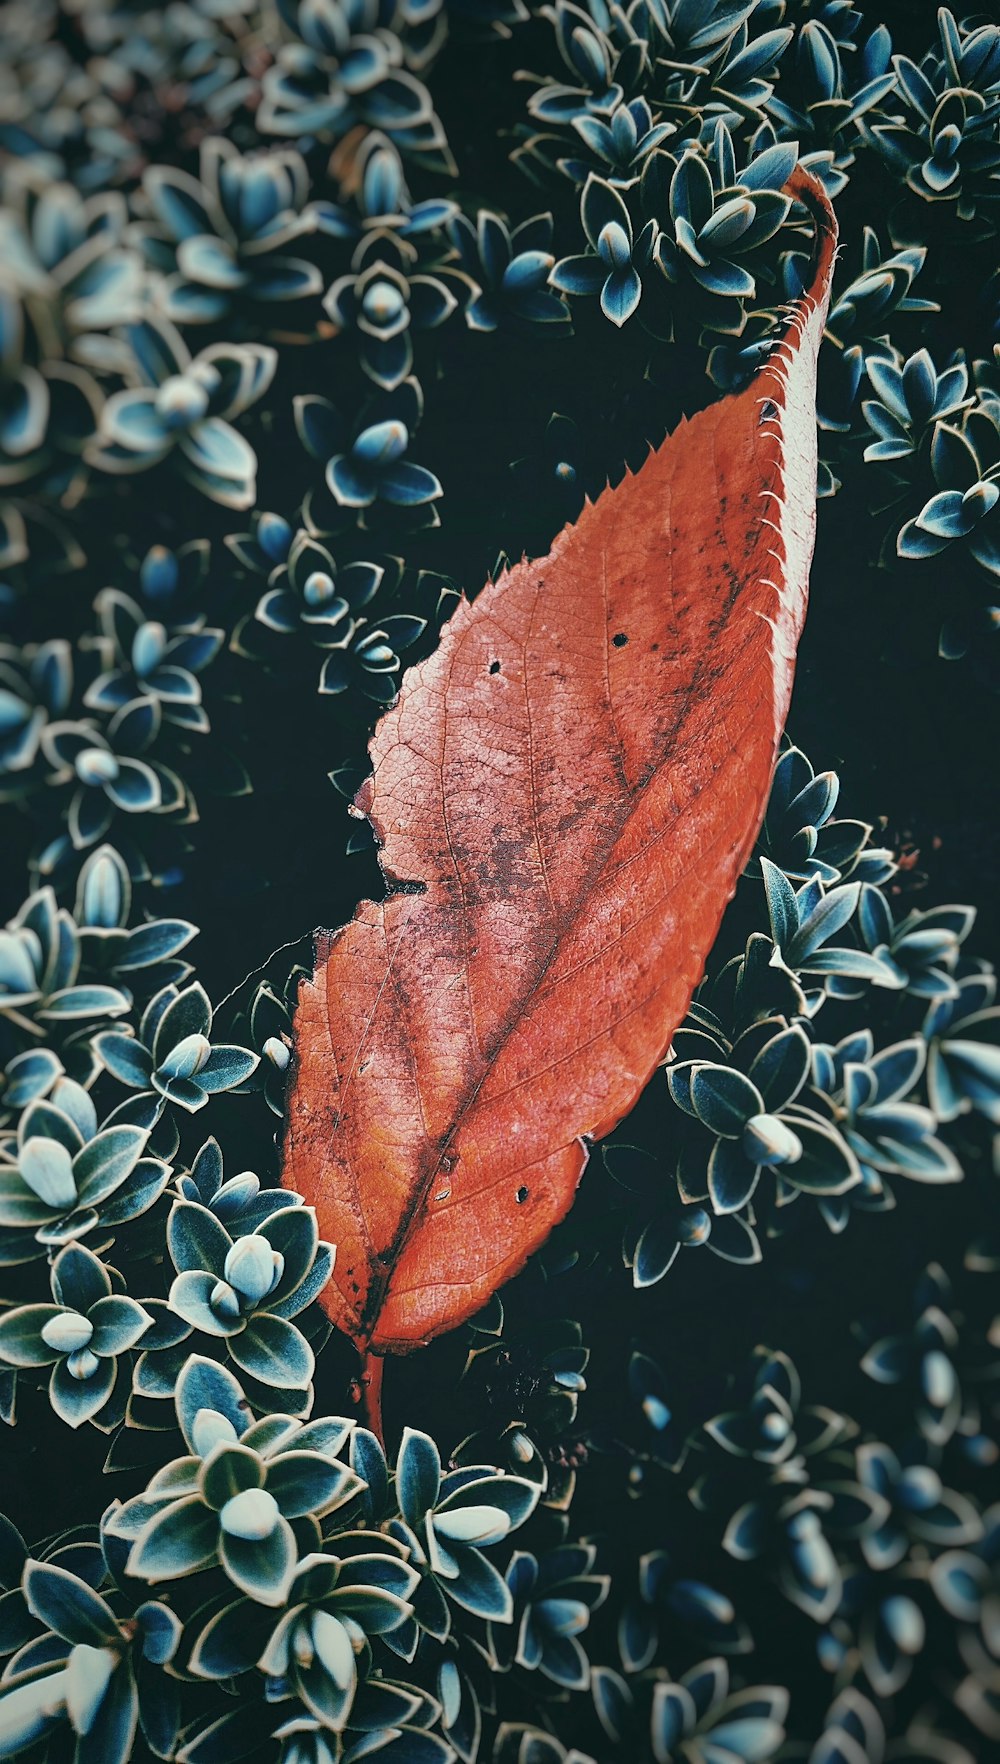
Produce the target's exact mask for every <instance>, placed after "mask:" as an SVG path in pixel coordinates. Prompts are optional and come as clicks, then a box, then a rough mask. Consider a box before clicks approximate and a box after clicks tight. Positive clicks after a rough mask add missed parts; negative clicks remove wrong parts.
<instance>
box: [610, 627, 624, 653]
mask: <svg viewBox="0 0 1000 1764" xmlns="http://www.w3.org/2000/svg"><path fill="white" fill-rule="evenodd" d="M611 641H612V643H613V644H614V646H615V648H616V649H624V648H625V645H626V643H627V642H628V638H627V637H626V635H625V633H624V631H619V632H617V634H616V635H615V636H614V637H612V639H611Z"/></svg>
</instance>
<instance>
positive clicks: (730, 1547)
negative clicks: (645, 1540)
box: [690, 1347, 889, 1623]
mask: <svg viewBox="0 0 1000 1764" xmlns="http://www.w3.org/2000/svg"><path fill="white" fill-rule="evenodd" d="M754 1361H755V1363H756V1369H755V1372H754V1377H753V1383H752V1387H751V1390H750V1393H749V1400H748V1401H747V1402H746V1404H745V1406H744V1408H743V1409H742V1410H732V1411H727V1412H725V1413H723V1414H720V1415H717V1416H715V1417H714V1418H713V1419H712V1420H711V1421H709V1422H708V1423H706V1426H705V1430H704V1431H705V1434H706V1436H707V1439H708V1440H709V1441H710V1442H711V1448H714V1449H711V1448H710V1450H709V1457H708V1459H707V1467H706V1469H705V1470H704V1471H703V1473H702V1474H701V1475H700V1476H699V1477H698V1479H697V1480H696V1482H695V1483H694V1485H693V1486H692V1488H691V1490H690V1498H691V1500H692V1501H693V1503H694V1505H695V1506H696V1507H697V1508H698V1509H699V1510H700V1511H704V1512H713V1513H727V1514H728V1515H729V1517H728V1521H727V1522H726V1525H725V1531H724V1534H723V1539H722V1544H723V1548H724V1549H725V1550H726V1551H727V1553H728V1554H729V1555H731V1556H733V1557H734V1558H735V1559H736V1560H737V1561H756V1560H758V1559H766V1560H767V1561H768V1563H769V1565H770V1568H771V1571H772V1572H773V1574H774V1576H775V1578H776V1580H777V1583H778V1585H779V1587H780V1589H781V1591H782V1592H783V1594H784V1595H785V1597H786V1598H788V1599H789V1600H790V1601H791V1603H792V1604H794V1605H796V1606H797V1607H798V1608H799V1609H800V1610H801V1611H804V1612H805V1613H806V1614H807V1615H808V1616H810V1617H811V1618H812V1619H813V1620H814V1621H815V1622H817V1623H825V1622H827V1621H829V1619H830V1618H831V1617H832V1616H833V1614H834V1613H835V1612H836V1611H837V1609H838V1607H839V1605H840V1601H841V1598H842V1595H843V1590H844V1574H843V1564H842V1562H841V1561H840V1559H839V1558H838V1555H837V1553H836V1551H835V1550H834V1547H833V1544H832V1543H831V1536H833V1537H838V1538H840V1537H842V1538H845V1539H855V1538H857V1537H859V1536H860V1535H862V1534H863V1533H864V1532H865V1531H867V1530H870V1529H872V1528H873V1527H875V1526H878V1525H880V1524H882V1523H884V1522H885V1520H886V1519H887V1518H888V1515H889V1504H888V1502H887V1501H886V1500H885V1499H884V1498H883V1497H882V1496H880V1495H877V1494H875V1493H874V1492H872V1491H871V1490H870V1489H867V1488H865V1487H863V1486H862V1485H861V1484H860V1483H859V1482H858V1481H857V1478H856V1476H855V1474H854V1461H853V1458H852V1456H851V1454H850V1452H846V1451H845V1450H844V1449H843V1447H844V1445H845V1442H847V1441H849V1440H850V1438H851V1437H852V1435H854V1434H856V1432H857V1427H856V1425H855V1424H854V1423H853V1422H852V1421H851V1420H850V1419H849V1418H848V1417H846V1416H844V1415H840V1414H837V1413H836V1412H835V1411H833V1410H830V1409H826V1408H813V1407H809V1408H806V1407H804V1406H803V1405H802V1403H801V1390H800V1385H799V1379H798V1374H797V1372H796V1370H795V1367H794V1365H793V1364H792V1362H791V1360H790V1359H789V1358H788V1356H787V1355H785V1354H776V1353H774V1352H773V1351H772V1350H770V1349H768V1348H764V1347H761V1348H758V1349H756V1350H755V1354H754ZM720 1454H721V1455H720ZM751 1464H752V1465H753V1468H752V1469H751V1467H750V1466H751Z"/></svg>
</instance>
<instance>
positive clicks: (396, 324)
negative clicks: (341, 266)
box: [323, 223, 472, 392]
mask: <svg viewBox="0 0 1000 1764" xmlns="http://www.w3.org/2000/svg"><path fill="white" fill-rule="evenodd" d="M452 224H453V225H454V223H452ZM468 292H469V293H471V292H472V290H471V289H469V290H468ZM457 305H458V301H457V300H456V298H455V295H454V294H453V293H452V290H451V288H449V287H447V286H446V284H445V282H444V281H443V280H442V278H441V277H440V276H437V275H411V276H407V275H404V274H403V271H402V270H401V269H398V268H397V267H396V266H395V265H394V264H391V263H386V262H385V260H384V259H383V258H381V257H374V258H372V259H371V260H369V261H367V262H366V263H365V265H364V267H363V268H362V269H361V270H359V271H358V272H357V273H356V274H355V273H352V274H350V275H346V276H339V277H338V278H337V280H336V281H335V282H334V284H333V286H332V287H331V288H330V289H329V290H328V291H327V293H326V295H325V296H324V299H323V309H324V311H325V312H326V314H327V316H328V317H329V318H330V319H331V321H332V322H333V324H335V325H336V326H337V327H338V329H339V330H340V331H342V332H348V333H352V334H353V335H354V337H355V341H356V347H357V356H358V361H359V362H360V364H361V367H362V369H363V371H364V372H365V373H366V374H367V375H368V378H369V379H370V380H374V382H375V384H376V386H382V387H383V388H384V389H385V390H386V391H387V392H391V391H393V390H394V389H395V387H396V386H398V385H400V384H401V383H402V381H403V380H405V379H406V376H407V374H408V373H409V372H410V370H411V368H412V367H413V337H412V333H413V332H414V331H432V330H436V329H437V327H438V326H439V325H443V324H444V323H445V320H446V319H448V318H450V317H451V315H452V313H453V312H454V311H455V309H456V307H457Z"/></svg>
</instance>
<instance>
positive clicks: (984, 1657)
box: [930, 1506, 1000, 1739]
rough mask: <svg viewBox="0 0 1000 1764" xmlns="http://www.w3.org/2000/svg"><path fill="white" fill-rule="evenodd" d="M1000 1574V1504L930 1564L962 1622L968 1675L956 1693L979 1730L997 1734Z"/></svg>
mask: <svg viewBox="0 0 1000 1764" xmlns="http://www.w3.org/2000/svg"><path fill="white" fill-rule="evenodd" d="M998 1580H1000V1508H997V1507H996V1506H991V1507H989V1508H987V1510H986V1512H985V1513H984V1514H983V1516H982V1533H981V1536H980V1537H978V1538H977V1539H975V1540H973V1541H972V1542H970V1543H967V1544H965V1545H964V1547H956V1548H955V1549H949V1550H945V1551H944V1552H943V1553H942V1554H941V1555H939V1556H937V1557H936V1558H935V1560H934V1561H933V1562H932V1564H931V1567H930V1582H931V1586H932V1587H933V1589H934V1592H935V1595H936V1596H937V1599H938V1601H939V1603H940V1604H941V1606H942V1607H943V1609H944V1610H945V1611H946V1612H947V1614H948V1615H949V1617H952V1618H953V1619H955V1620H956V1622H957V1623H959V1624H960V1625H961V1628H960V1630H959V1636H958V1645H959V1650H960V1653H961V1657H962V1664H963V1668H964V1670H965V1674H966V1676H964V1677H963V1679H962V1681H961V1683H960V1684H958V1685H957V1686H956V1687H955V1691H954V1699H955V1703H956V1705H957V1707H958V1708H959V1709H960V1710H961V1712H962V1714H963V1715H965V1716H966V1717H967V1718H968V1719H969V1720H970V1721H971V1722H972V1724H973V1726H974V1727H975V1728H977V1729H978V1731H979V1732H980V1733H982V1734H984V1735H986V1736H988V1737H989V1738H990V1739H994V1738H995V1737H996V1731H997V1712H996V1702H995V1697H994V1695H993V1684H994V1681H995V1676H996V1669H997V1665H996V1663H997V1654H998V1648H997V1639H996V1635H995V1633H994V1624H993V1621H992V1613H993V1611H994V1610H995V1608H996V1598H997V1587H998Z"/></svg>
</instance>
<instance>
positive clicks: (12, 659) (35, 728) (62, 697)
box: [0, 297, 73, 802]
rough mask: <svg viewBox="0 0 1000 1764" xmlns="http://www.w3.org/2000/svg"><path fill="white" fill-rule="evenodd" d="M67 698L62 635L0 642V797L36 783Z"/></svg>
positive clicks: (69, 656)
mask: <svg viewBox="0 0 1000 1764" xmlns="http://www.w3.org/2000/svg"><path fill="white" fill-rule="evenodd" d="M0 303H2V297H0ZM72 699H73V651H72V648H71V647H70V645H69V643H67V642H66V640H65V638H59V637H56V638H50V639H49V641H48V642H46V643H39V644H32V645H29V646H28V647H27V648H26V649H17V648H15V646H14V645H13V644H10V643H0V801H4V802H9V801H11V800H14V801H17V800H19V799H20V798H22V797H23V796H25V795H26V794H27V793H28V792H29V791H30V790H31V789H32V788H33V787H34V786H35V785H37V783H38V769H37V767H36V762H37V760H38V757H39V745H40V739H41V733H42V730H43V728H44V727H45V725H46V723H47V722H48V721H49V720H50V719H58V718H60V717H64V716H65V715H66V712H67V710H68V709H69V706H70V704H71V703H72Z"/></svg>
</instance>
